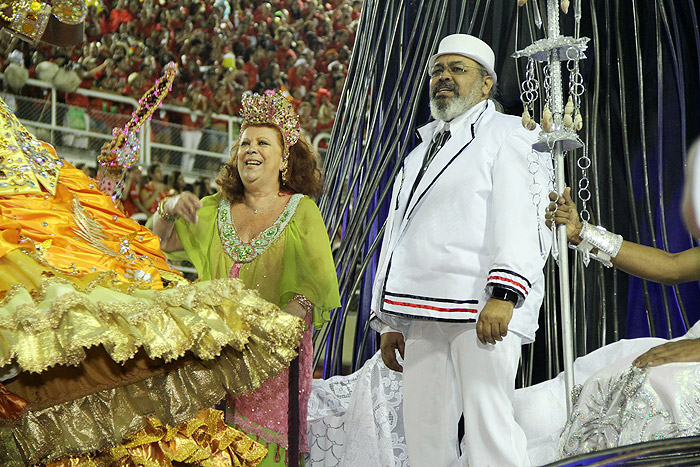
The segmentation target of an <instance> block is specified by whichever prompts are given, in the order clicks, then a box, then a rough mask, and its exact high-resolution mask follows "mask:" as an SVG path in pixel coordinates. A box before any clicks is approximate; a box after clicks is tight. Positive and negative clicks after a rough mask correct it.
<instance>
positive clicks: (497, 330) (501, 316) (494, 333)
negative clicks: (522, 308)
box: [476, 298, 513, 344]
mask: <svg viewBox="0 0 700 467" xmlns="http://www.w3.org/2000/svg"><path fill="white" fill-rule="evenodd" d="M512 317H513V303H512V302H509V301H507V300H499V299H497V298H492V299H490V300H489V301H488V302H486V305H485V306H484V309H483V310H481V314H480V315H479V320H478V321H477V322H476V336H477V337H478V338H479V341H480V342H481V343H482V344H495V343H496V341H502V340H503V338H504V337H505V336H506V334H508V323H510V319H511V318H512Z"/></svg>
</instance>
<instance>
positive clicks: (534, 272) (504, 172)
mask: <svg viewBox="0 0 700 467" xmlns="http://www.w3.org/2000/svg"><path fill="white" fill-rule="evenodd" d="M465 117H466V118H459V117H458V118H457V119H455V120H454V121H453V122H451V126H450V132H451V138H450V139H449V140H448V141H447V143H446V144H445V145H444V146H443V147H442V148H441V149H440V151H439V152H438V153H437V155H436V156H435V158H434V159H433V161H432V163H431V164H430V165H429V167H428V169H427V171H426V172H425V174H424V175H423V177H422V178H421V180H420V182H419V183H418V185H417V186H416V188H415V191H413V193H411V191H412V190H411V189H412V187H413V186H414V182H415V180H416V177H417V175H418V172H419V171H420V170H421V166H422V163H423V157H424V155H425V152H426V151H427V148H428V145H429V144H430V141H431V139H432V137H433V135H434V133H435V131H436V129H438V126H442V122H439V121H433V122H431V123H428V124H427V125H425V126H423V127H422V128H420V129H419V130H418V132H419V134H420V136H421V138H422V141H423V142H422V143H421V144H420V145H419V146H417V147H416V148H415V149H414V150H413V151H411V153H410V154H409V155H408V156H407V157H406V159H405V161H404V165H403V167H402V168H401V171H400V173H399V174H398V176H397V178H396V181H395V182H394V186H393V191H392V198H391V206H390V208H389V215H388V218H387V224H386V227H385V231H384V238H383V241H382V250H381V254H380V257H379V264H378V267H377V273H376V276H375V281H374V288H373V294H372V312H371V315H370V319H371V321H370V322H371V325H372V326H373V327H374V328H375V329H379V327H380V322H384V323H386V324H390V325H392V327H397V328H398V326H397V325H396V323H397V322H404V323H405V318H413V319H415V318H418V319H435V320H445V321H459V322H475V321H476V320H477V318H478V316H479V312H480V311H481V309H482V308H483V306H484V304H485V303H486V301H487V300H488V299H489V297H490V290H491V287H493V286H496V285H497V286H500V287H504V288H507V289H509V290H512V291H513V292H515V293H517V294H518V297H519V300H518V303H517V304H516V309H515V310H514V311H513V318H512V320H511V322H510V325H509V330H510V331H512V332H515V333H517V334H519V335H520V336H521V337H523V338H524V341H525V342H530V341H532V340H534V337H535V331H536V330H537V317H538V314H539V309H540V305H541V303H542V298H543V295H544V275H543V272H542V268H543V266H544V262H545V258H543V255H542V251H544V252H545V254H546V253H548V252H549V247H550V244H551V232H550V231H549V230H548V229H547V227H546V226H545V225H544V213H545V208H546V206H547V204H548V203H549V201H548V197H547V194H548V193H549V191H550V176H551V173H552V168H551V158H550V156H549V154H540V153H536V152H535V153H533V152H532V144H533V143H534V142H535V141H536V140H537V131H528V130H526V129H525V128H523V127H522V125H521V123H520V118H518V117H514V116H509V115H504V114H501V113H499V112H497V111H496V110H495V108H494V104H493V102H490V101H484V102H482V103H480V104H477V105H476V106H474V107H473V108H472V109H470V111H468V115H466V116H465ZM533 181H536V182H537V184H538V185H535V184H533ZM538 189H539V193H540V196H541V201H540V203H539V211H540V213H539V214H540V215H539V218H538V216H537V209H538V208H537V206H536V205H535V203H533V196H532V193H534V192H537V191H538ZM538 219H539V222H540V226H541V229H542V235H539V233H538ZM541 242H543V244H542V245H541Z"/></svg>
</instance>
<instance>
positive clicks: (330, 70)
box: [0, 0, 362, 213]
mask: <svg viewBox="0 0 700 467" xmlns="http://www.w3.org/2000/svg"><path fill="white" fill-rule="evenodd" d="M361 7H362V2H361V1H360V0H344V1H343V0H327V1H323V0H273V1H269V2H261V1H254V0H201V1H198V0H179V1H178V2H172V1H169V0H90V1H89V2H88V16H87V20H86V29H85V35H86V40H85V42H84V43H83V44H81V45H80V46H77V47H73V48H56V47H51V46H48V45H44V44H40V45H39V46H38V47H37V48H34V47H32V46H30V45H29V44H26V43H24V42H22V41H17V40H16V39H13V38H11V37H10V36H3V37H1V38H0V50H5V51H8V52H7V53H5V54H1V55H0V70H3V71H4V72H5V80H4V85H5V89H6V91H7V92H9V93H14V94H17V95H23V96H28V97H30V98H31V97H33V98H37V99H45V98H46V97H45V95H39V94H40V93H42V90H41V88H37V87H29V86H23V80H26V78H27V77H28V78H35V79H39V80H42V81H46V82H49V83H52V85H53V86H54V87H56V89H58V90H59V91H60V92H59V94H58V99H59V101H60V102H61V103H64V104H66V105H65V108H66V109H67V110H66V111H65V113H64V112H62V114H61V117H60V119H61V121H62V122H63V124H64V125H65V126H67V127H70V128H74V129H79V130H84V129H86V125H87V126H88V128H90V129H92V130H95V129H97V130H98V131H103V132H104V133H107V134H108V133H109V132H110V131H111V128H112V127H114V126H116V125H115V123H114V122H115V119H114V118H111V117H110V115H114V116H115V117H116V116H117V115H120V114H124V115H128V114H130V113H131V112H132V110H133V107H132V106H131V105H129V104H126V103H125V104H124V105H120V104H119V103H118V102H114V101H110V100H106V99H102V98H100V97H97V96H95V97H92V96H90V97H89V96H86V95H82V94H77V93H75V90H76V89H77V88H83V89H92V90H96V91H100V92H103V93H110V94H116V95H121V96H129V97H133V98H137V99H138V98H139V97H140V96H141V95H142V94H143V93H144V92H145V91H147V90H148V89H149V88H150V87H151V86H152V85H153V83H154V81H155V79H157V78H158V76H159V75H160V73H161V70H162V69H163V66H164V65H165V64H167V63H168V62H170V61H174V62H176V63H177V64H178V66H179V75H178V77H177V78H176V81H175V83H174V85H173V89H172V91H171V93H170V96H168V98H167V100H166V104H168V105H170V106H178V107H181V108H184V109H188V110H189V111H185V112H171V111H165V110H161V111H160V112H157V113H156V114H155V115H154V116H153V119H154V123H158V122H163V123H165V124H166V125H170V127H177V128H181V131H179V132H177V134H176V135H175V136H174V137H171V136H170V132H158V131H156V130H155V128H157V126H154V127H153V128H154V130H153V136H152V138H159V140H158V142H161V143H165V144H174V145H177V146H181V147H183V148H188V149H195V150H196V149H200V150H206V151H210V152H213V153H217V154H222V157H223V155H225V154H227V147H226V146H227V144H226V138H224V137H221V136H218V137H214V136H212V137H207V134H212V135H214V134H218V135H225V134H226V133H225V132H226V131H227V130H226V128H227V127H226V122H225V121H221V119H217V118H216V114H221V115H228V116H234V115H238V114H239V112H240V102H241V97H242V94H243V93H244V92H245V91H249V90H250V91H254V92H262V91H264V90H265V89H272V88H276V89H281V90H283V91H284V92H285V93H286V94H287V95H288V97H289V98H290V99H291V100H292V102H293V104H294V107H295V108H296V110H297V112H298V113H299V116H300V119H301V125H302V128H303V130H304V131H305V132H306V134H307V136H308V137H309V139H310V140H313V139H314V137H315V136H316V135H318V134H322V133H328V132H330V130H331V128H332V126H333V121H334V119H335V115H336V109H337V106H338V103H339V100H340V95H341V91H342V88H343V85H344V82H345V77H346V74H347V70H348V62H349V59H350V53H351V49H352V45H353V42H354V40H355V32H356V29H357V24H358V20H359V16H360V10H361ZM12 41H13V42H12ZM11 68H12V70H11ZM10 71H12V72H10ZM18 71H19V73H18ZM34 94H36V95H34ZM44 94H45V92H44ZM5 100H6V101H8V104H9V105H10V106H11V107H12V102H11V101H10V99H5ZM21 112H22V109H20V110H19V114H20V117H21V118H22V115H21ZM102 127H104V128H102ZM212 130H213V131H212ZM219 131H222V132H223V133H220V132H219ZM208 132H209V133H208ZM203 134H204V135H205V136H204V137H202V135H203ZM95 143H97V144H98V145H101V142H100V141H97V142H93V141H88V138H86V137H85V138H81V137H80V136H75V137H73V136H71V135H66V136H63V137H62V140H61V141H60V142H59V144H62V145H64V146H66V147H72V148H84V149H87V150H88V152H89V151H91V150H93V149H97V147H93V146H95ZM321 147H323V143H321ZM153 161H154V162H161V163H162V166H159V165H158V164H153V165H152V166H150V167H144V168H143V169H138V172H139V174H136V173H134V174H133V175H132V179H131V182H130V183H132V184H134V185H135V187H136V188H135V189H134V190H130V192H131V195H130V196H131V198H132V199H131V200H125V201H126V202H127V203H131V204H132V205H133V209H134V210H135V212H145V213H148V212H149V211H150V208H151V207H152V206H151V205H152V203H150V201H149V200H150V197H149V198H148V199H144V196H142V194H143V192H144V189H143V187H146V186H148V184H152V185H154V187H152V188H153V189H154V190H156V191H157V192H158V193H161V194H162V193H165V192H169V193H172V192H174V191H181V190H183V189H185V190H189V191H195V192H197V191H201V192H202V195H204V194H206V192H207V190H210V189H211V178H213V175H214V173H215V172H216V170H218V166H219V164H220V162H221V161H220V160H219V159H217V158H210V159H208V160H207V158H205V157H200V158H199V159H198V162H197V164H194V162H193V161H194V157H189V156H188V155H187V154H184V155H173V153H172V152H168V151H160V152H159V153H158V154H157V155H154V157H153ZM200 161H202V162H200ZM156 166H158V167H159V171H160V177H161V179H159V180H155V179H154V178H153V175H154V173H155V167H156ZM178 167H179V168H180V169H181V170H182V172H184V174H185V175H186V176H187V178H188V180H189V183H186V182H185V181H184V180H182V181H181V182H178V178H181V179H183V178H184V177H183V174H182V173H181V172H177V171H174V170H172V173H169V174H163V171H164V170H163V169H165V170H166V171H170V170H171V169H174V168H178ZM84 169H85V170H86V171H87V172H88V173H90V171H91V170H94V167H91V166H90V164H87V165H85V167H84ZM193 169H194V172H193V171H192V170H193ZM197 171H199V172H197ZM208 174H211V176H209V177H208V176H206V175H208ZM169 179H172V181H168V180H169ZM178 185H181V186H180V187H179V188H178ZM185 185H187V186H185ZM205 185H206V189H205ZM166 187H167V189H166ZM159 196H160V195H159ZM125 204H126V203H125ZM131 207H132V206H127V208H131Z"/></svg>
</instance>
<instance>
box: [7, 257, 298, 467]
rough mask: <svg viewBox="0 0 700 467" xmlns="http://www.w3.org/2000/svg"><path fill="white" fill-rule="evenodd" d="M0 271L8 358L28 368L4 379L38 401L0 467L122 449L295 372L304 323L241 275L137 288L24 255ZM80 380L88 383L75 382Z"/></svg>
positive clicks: (10, 432)
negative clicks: (145, 432) (135, 437)
mask: <svg viewBox="0 0 700 467" xmlns="http://www.w3.org/2000/svg"><path fill="white" fill-rule="evenodd" d="M0 271H2V272H3V274H0V290H7V291H8V292H7V293H6V294H5V296H4V297H3V298H2V299H0V362H1V365H18V366H19V369H20V370H21V373H20V375H19V376H17V377H15V378H13V379H10V380H8V381H5V385H6V386H7V388H8V390H9V391H11V392H13V393H15V394H17V395H18V396H20V397H22V398H24V399H25V400H27V401H29V406H28V410H26V411H25V412H24V414H23V415H22V416H21V417H20V419H19V420H13V421H12V423H13V425H12V426H9V425H8V426H2V427H0V465H27V464H31V463H40V462H48V461H52V460H56V459H61V458H64V457H68V456H81V455H83V454H85V453H87V452H94V451H95V450H103V449H106V448H109V447H112V446H116V445H118V444H120V443H121V442H122V441H123V440H124V439H125V438H126V437H128V436H130V435H132V434H134V433H135V432H137V431H139V430H142V429H144V428H146V426H147V418H149V417H154V418H156V419H158V420H160V421H161V422H162V423H165V424H168V425H172V426H176V425H179V424H181V423H183V422H185V421H186V420H189V419H191V418H192V417H194V416H195V415H196V413H197V412H198V411H199V410H201V409H203V408H207V407H212V406H213V405H214V404H216V403H217V402H218V401H220V400H221V399H222V398H223V397H224V396H225V393H226V392H227V391H228V392H230V393H233V394H240V393H243V392H246V391H249V390H254V389H256V388H258V387H259V386H260V384H261V383H262V382H263V381H265V380H266V379H268V378H270V377H272V376H274V375H276V374H277V373H279V372H280V371H282V370H283V369H285V368H286V367H287V366H288V365H289V362H290V361H291V360H292V359H293V358H294V357H295V356H296V350H294V349H295V348H296V347H297V346H298V343H299V336H300V334H301V332H302V330H303V326H304V325H303V322H302V321H301V320H300V319H298V318H296V317H293V316H291V315H289V314H286V313H282V312H280V311H279V309H278V308H277V307H276V306H274V305H271V304H270V303H268V302H266V301H264V300H262V299H261V298H260V297H259V296H258V295H257V293H255V292H253V291H249V290H247V289H245V288H244V287H243V286H242V284H241V282H240V281H237V280H233V279H222V280H216V281H210V282H199V283H193V284H189V285H183V286H179V287H175V288H171V289H166V290H153V289H139V288H135V287H133V285H129V284H124V283H121V282H119V281H118V280H117V279H116V278H115V277H114V276H113V275H110V274H109V273H99V274H94V275H91V276H84V277H81V278H76V277H71V276H66V275H62V274H60V273H58V272H57V271H55V270H49V269H47V268H45V267H42V266H40V265H37V263H36V262H34V261H33V260H32V259H31V258H30V257H28V256H27V255H25V254H23V253H21V252H20V251H13V252H10V253H8V254H7V255H6V256H5V257H3V258H0ZM6 272H7V274H9V276H8V275H6V274H5V273H6ZM9 278H12V282H13V283H15V282H16V284H15V285H12V286H10V287H9V288H8V287H5V285H6V284H3V283H2V282H3V281H5V282H9V281H10V279H9ZM101 354H104V355H103V356H102V357H99V355H101ZM100 358H102V359H103V360H107V361H108V362H110V361H113V362H111V364H112V365H113V366H114V367H116V370H115V369H110V368H108V366H107V364H106V363H104V362H103V363H101V364H96V363H95V362H98V363H99V362H100ZM140 361H145V362H147V363H144V364H143V365H142V366H138V365H136V363H133V364H132V362H140ZM114 362H118V363H119V365H117V364H116V363H114ZM61 365H63V366H61ZM70 365H77V367H73V366H70ZM130 366H133V367H135V368H132V369H130V370H129V368H130ZM90 368H96V369H97V370H94V369H93V370H91V371H92V372H93V373H92V374H91V373H90V371H88V370H89V369H90ZM123 369H127V370H129V371H127V370H124V372H125V373H124V375H121V374H120V373H119V371H122V370H123ZM83 370H84V371H83ZM132 370H133V371H132ZM71 371H73V372H76V378H66V379H65V382H64V381H62V380H61V377H62V374H63V373H65V374H68V373H70V372H71ZM32 372H33V373H32ZM110 372H111V373H115V374H116V376H113V375H112V374H111V373H110ZM83 373H85V374H87V376H85V375H84V374H83ZM103 373H106V374H108V376H106V377H104V378H103V379H100V378H101V377H102V374H103ZM93 374H94V375H95V377H93V376H92V375H93ZM98 376H99V378H98ZM63 377H64V378H65V375H63ZM73 379H76V380H81V381H83V384H82V386H81V387H79V388H78V389H76V390H73V389H71V388H68V387H67V386H68V385H69V384H73ZM79 382H80V381H79ZM61 391H64V392H65V391H67V394H61V395H55V394H54V393H56V392H61Z"/></svg>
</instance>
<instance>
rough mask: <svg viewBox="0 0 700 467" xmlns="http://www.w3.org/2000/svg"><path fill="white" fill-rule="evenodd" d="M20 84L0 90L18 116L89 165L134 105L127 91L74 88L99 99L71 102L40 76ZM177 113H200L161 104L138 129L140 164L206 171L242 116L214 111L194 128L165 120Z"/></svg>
mask: <svg viewBox="0 0 700 467" xmlns="http://www.w3.org/2000/svg"><path fill="white" fill-rule="evenodd" d="M2 77H3V75H2V74H1V73H0V78H2ZM25 88H29V89H26V90H27V91H28V92H26V94H27V95H23V94H11V93H2V94H1V95H2V98H3V99H4V100H5V102H6V103H7V104H8V105H9V106H10V107H11V108H12V109H13V110H14V111H15V113H16V115H17V116H18V117H19V119H20V121H21V122H22V123H23V124H24V125H25V126H26V127H27V128H28V129H29V130H30V131H31V132H32V133H34V134H35V135H36V136H37V137H39V138H40V139H42V140H44V141H46V142H48V143H50V144H52V145H53V146H54V147H55V148H56V150H57V152H58V154H59V155H60V156H61V157H63V158H65V159H68V160H69V161H71V162H74V163H77V162H84V163H85V164H86V165H88V166H93V167H94V166H95V164H96V157H97V155H98V154H99V152H100V149H101V148H102V145H103V144H104V143H105V142H106V141H109V140H110V139H111V138H112V129H113V128H116V127H121V126H124V125H125V124H126V123H127V122H128V121H129V119H130V118H131V113H132V112H133V110H135V109H136V107H137V105H138V102H137V101H136V99H133V98H131V97H126V96H121V95H118V94H111V93H105V92H100V91H94V90H90V89H81V88H79V89H78V90H77V91H75V94H78V95H82V96H86V97H87V98H89V99H91V100H93V101H94V100H99V101H98V103H99V104H101V105H100V106H99V108H95V107H94V106H93V105H91V106H89V107H88V108H84V107H76V106H73V105H68V104H65V103H63V102H60V99H59V95H61V92H60V91H58V90H57V89H56V88H55V87H53V86H52V85H51V84H49V83H46V82H44V81H40V80H36V79H29V80H27V82H26V84H25ZM30 88H39V89H40V90H37V89H33V90H32V89H30ZM28 95H34V96H42V97H40V98H37V97H28ZM178 113H179V114H185V113H186V114H190V116H191V118H192V119H195V118H196V119H197V120H199V121H202V120H201V119H204V118H205V116H204V114H202V113H201V112H191V111H190V110H189V109H187V108H184V107H178V106H173V105H163V106H162V107H161V109H160V110H159V111H158V112H156V114H155V115H154V117H153V119H152V120H151V121H147V122H146V123H145V124H144V126H143V127H142V129H141V131H140V132H139V139H140V142H141V153H140V156H139V161H138V163H139V165H142V166H143V167H148V166H149V165H151V164H152V163H161V164H162V165H163V166H164V169H165V171H166V172H169V171H173V170H180V171H182V172H183V173H184V174H185V176H186V177H188V178H193V177H196V176H211V175H212V174H213V173H216V172H217V171H218V169H219V166H220V165H221V163H222V162H224V161H226V160H228V158H229V154H228V148H230V147H231V145H232V144H233V142H234V141H235V139H236V138H237V137H238V132H239V131H240V121H241V119H240V118H239V117H234V116H229V115H222V114H213V115H212V116H211V119H212V120H211V121H212V124H211V125H210V126H209V127H207V128H201V127H195V128H193V127H186V126H183V125H179V124H176V123H172V122H170V121H169V120H170V119H172V116H173V115H174V114H178ZM168 117H170V118H168Z"/></svg>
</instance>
